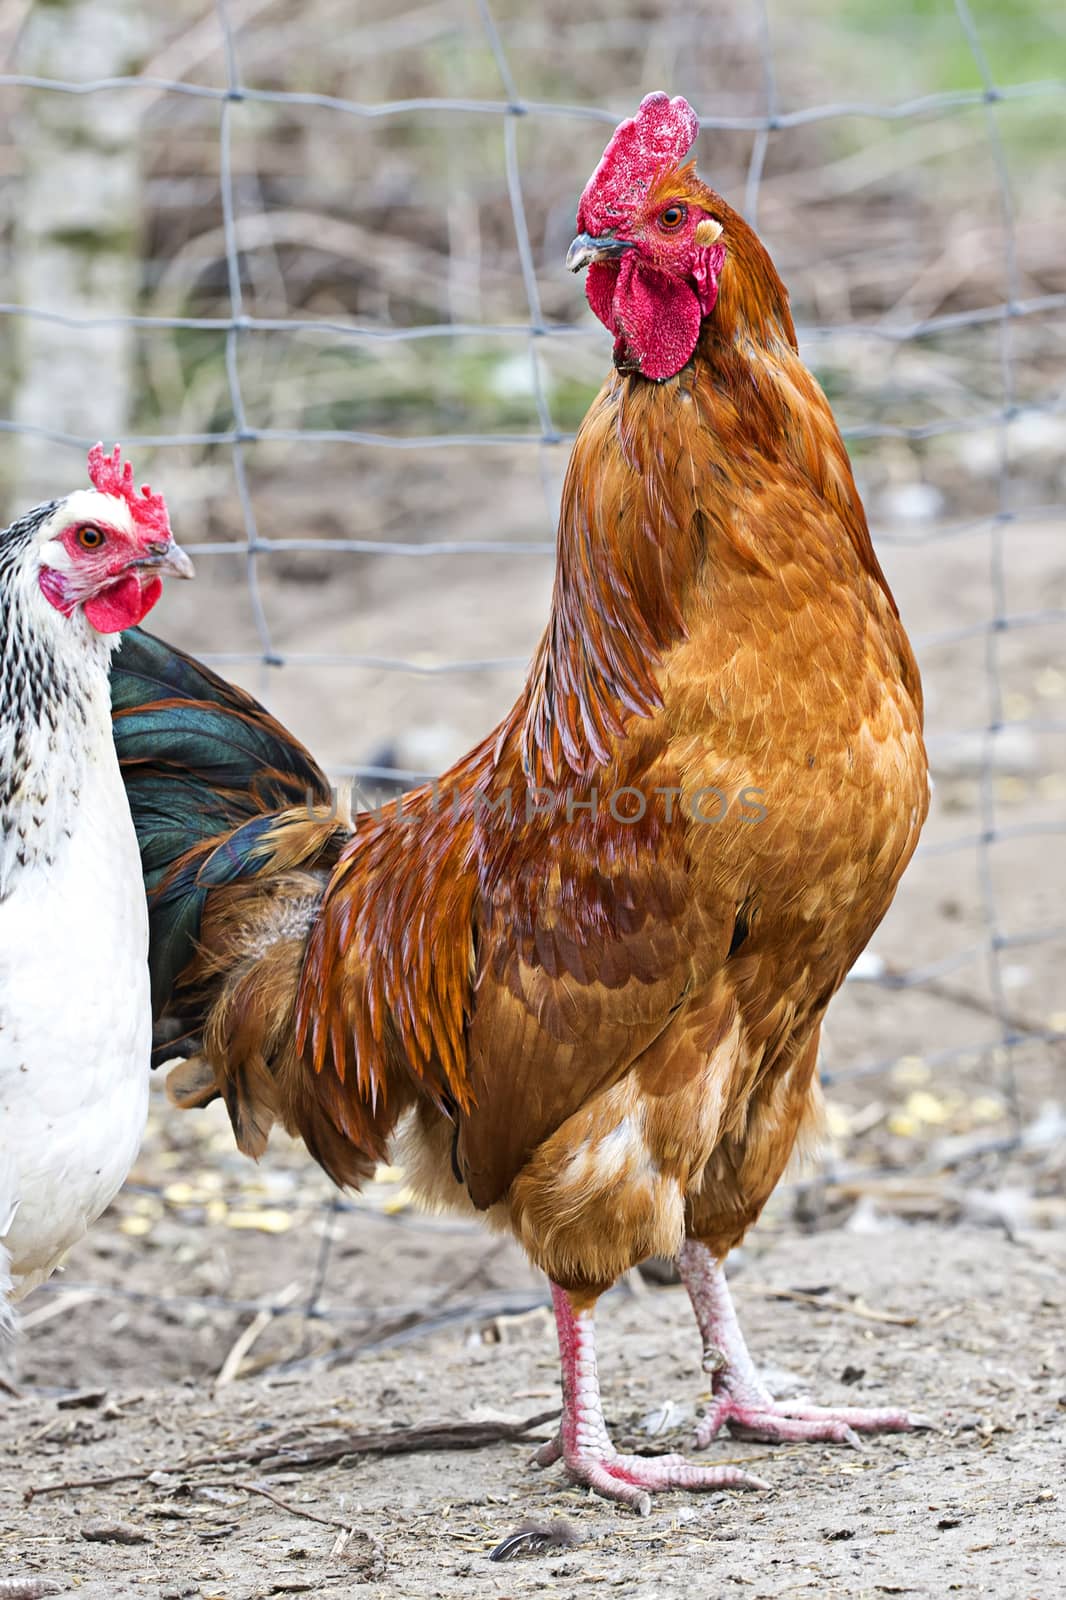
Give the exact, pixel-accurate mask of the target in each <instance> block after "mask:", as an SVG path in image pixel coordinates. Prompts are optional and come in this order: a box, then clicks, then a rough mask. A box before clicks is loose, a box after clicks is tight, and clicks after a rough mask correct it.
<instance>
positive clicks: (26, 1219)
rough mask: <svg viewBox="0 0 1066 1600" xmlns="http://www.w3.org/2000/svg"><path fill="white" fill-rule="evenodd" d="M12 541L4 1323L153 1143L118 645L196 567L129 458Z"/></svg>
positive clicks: (0, 1256)
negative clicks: (148, 1130)
mask: <svg viewBox="0 0 1066 1600" xmlns="http://www.w3.org/2000/svg"><path fill="white" fill-rule="evenodd" d="M89 475H90V479H91V481H92V484H93V487H92V489H79V490H76V491H75V493H73V494H71V495H68V496H67V497H66V499H64V500H52V501H50V502H49V503H48V504H47V505H43V506H38V507H37V508H36V510H34V511H30V512H29V513H28V514H27V515H26V516H24V517H20V518H19V519H18V521H17V522H13V523H12V524H11V526H10V527H9V528H7V529H5V530H4V531H3V532H2V533H0V596H2V615H3V636H2V640H0V819H2V837H0V1315H2V1316H3V1317H4V1319H5V1320H6V1321H7V1322H10V1309H9V1299H13V1298H18V1297H19V1296H20V1295H22V1294H25V1293H26V1291H27V1290H29V1289H31V1288H33V1286H34V1285H35V1284H37V1283H39V1282H40V1281H41V1280H42V1279H43V1278H45V1277H47V1276H48V1274H49V1272H51V1270H52V1268H53V1267H54V1266H55V1265H56V1262H57V1261H58V1260H59V1258H60V1257H61V1256H62V1255H63V1253H64V1251H66V1250H67V1249H68V1248H69V1247H70V1245H72V1244H73V1243H74V1241H75V1240H76V1239H78V1238H80V1237H81V1235H82V1234H83V1233H84V1232H85V1229H86V1228H87V1227H88V1226H89V1224H90V1223H91V1222H92V1221H93V1220H94V1219H95V1218H96V1217H98V1216H99V1214H100V1212H101V1211H103V1209H104V1207H105V1206H107V1205H108V1204H109V1202H110V1201H111V1199H112V1198H113V1196H114V1194H115V1192H116V1190H117V1189H118V1188H119V1185H120V1184H121V1183H122V1181H123V1179H124V1178H125V1176H126V1174H127V1172H128V1171H129V1168H130V1166H131V1165H132V1163H133V1159H134V1156H135V1155H136V1153H137V1147H138V1145H139V1143H140V1138H141V1133H142V1131H143V1128H144V1120H145V1115H146V1112H147V1107H148V1069H149V1057H150V1049H151V1036H152V1012H151V1005H150V1000H149V991H148V914H147V908H146V905H145V895H144V885H143V882H142V878H141V867H140V861H139V859H138V852H137V839H136V836H135V834H134V831H133V823H132V821H131V819H130V811H129V806H128V805H127V803H126V796H125V793H124V790H123V784H122V778H121V776H120V774H119V767H118V760H117V758H116V755H115V749H114V744H113V742H112V738H111V717H110V709H111V708H110V694H109V687H108V665H109V661H110V656H111V650H112V647H113V643H114V638H115V635H117V634H118V632H119V631H120V630H121V629H123V628H126V627H129V626H131V625H132V624H133V623H136V622H139V621H140V620H141V618H142V617H144V616H145V615H146V613H147V612H148V611H150V610H151V608H152V606H154V605H155V603H156V601H157V600H158V599H159V595H160V592H161V590H162V579H163V578H164V576H166V575H167V574H170V575H172V576H175V577H190V576H191V575H192V564H191V563H190V561H189V559H188V557H187V556H186V555H185V554H184V553H183V552H182V551H181V550H179V549H178V548H177V546H176V545H175V543H174V540H173V538H172V537H171V533H170V526H169V522H168V520H167V511H166V506H165V505H164V503H163V500H162V498H161V497H160V496H159V495H152V494H150V493H149V491H148V490H147V489H145V490H144V491H143V492H142V493H141V494H139V495H138V494H137V493H135V491H134V488H133V474H132V469H131V468H130V466H129V465H128V464H127V465H126V467H125V469H124V470H123V469H122V467H121V464H120V458H119V453H118V451H117V449H116V451H115V453H114V455H113V456H112V457H105V456H104V453H103V450H102V449H101V447H100V446H99V445H97V446H96V447H95V448H94V449H93V450H92V451H91V452H90V454H89Z"/></svg>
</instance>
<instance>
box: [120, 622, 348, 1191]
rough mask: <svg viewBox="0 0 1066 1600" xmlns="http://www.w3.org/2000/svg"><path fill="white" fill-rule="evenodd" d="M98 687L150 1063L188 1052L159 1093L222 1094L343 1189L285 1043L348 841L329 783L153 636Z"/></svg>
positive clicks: (211, 677)
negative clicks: (143, 925) (138, 924)
mask: <svg viewBox="0 0 1066 1600" xmlns="http://www.w3.org/2000/svg"><path fill="white" fill-rule="evenodd" d="M111 683H112V708H113V713H114V730H115V743H116V745H117V747H118V753H119V760H120V762H121V765H122V771H123V776H124V778H125V782H126V793H127V796H128V798H129V802H130V810H131V812H132V814H133V821H134V826H135V828H136V831H137V838H138V842H139V844H140V848H141V860H142V865H143V868H144V877H145V884H146V887H147V889H148V904H149V918H150V926H151V939H150V950H149V964H150V966H151V973H152V1002H153V1016H154V1019H155V1037H154V1044H155V1049H154V1057H155V1061H156V1064H159V1063H160V1062H161V1061H165V1060H172V1059H173V1058H174V1057H176V1056H177V1057H184V1058H186V1059H185V1060H184V1061H183V1062H182V1064H181V1065H180V1066H179V1067H178V1068H176V1069H175V1072H174V1073H172V1076H171V1082H170V1084H169V1085H168V1091H169V1093H170V1095H171V1098H172V1099H173V1100H174V1101H175V1103H177V1104H178V1105H183V1106H199V1105H205V1104H207V1103H208V1102H209V1101H210V1100H212V1099H214V1098H215V1097H216V1095H221V1096H222V1097H223V1099H224V1100H225V1102H226V1107H227V1110H228V1111H229V1115H230V1120H231V1122H232V1124H233V1129H234V1133H235V1135H236V1138H237V1143H238V1145H239V1146H240V1148H241V1149H242V1150H244V1151H245V1152H246V1153H247V1154H249V1155H252V1156H256V1157H258V1156H259V1155H261V1154H262V1152H263V1150H264V1148H265V1146H266V1141H267V1137H268V1135H269V1133H270V1129H271V1126H272V1124H273V1123H274V1122H275V1121H281V1122H282V1123H283V1124H284V1125H285V1127H286V1128H288V1129H289V1131H290V1132H293V1133H298V1134H300V1135H301V1136H302V1137H303V1139H304V1141H305V1142H306V1143H307V1145H308V1148H309V1149H310V1150H311V1153H312V1155H314V1156H316V1157H317V1159H318V1160H319V1161H320V1162H321V1163H322V1165H323V1166H324V1167H325V1168H326V1170H327V1171H328V1172H329V1173H330V1174H331V1176H333V1177H335V1178H336V1179H337V1181H338V1182H341V1183H353V1182H356V1181H358V1180H359V1179H360V1178H362V1177H364V1176H365V1175H366V1172H367V1171H368V1170H369V1163H368V1161H367V1160H366V1158H365V1157H363V1156H361V1155H360V1154H359V1152H358V1151H357V1150H355V1149H354V1148H352V1147H351V1146H349V1145H348V1144H347V1143H346V1140H345V1136H344V1126H345V1123H346V1122H347V1117H346V1115H345V1113H344V1109H343V1106H340V1105H337V1106H333V1105H331V1106H329V1107H326V1106H324V1105H323V1103H322V1097H321V1094H320V1093H319V1094H316V1093H314V1092H313V1090H314V1085H313V1084H312V1082H311V1081H309V1078H308V1069H307V1068H306V1066H305V1064H304V1062H303V1060H302V1058H301V1055H300V1052H299V1051H298V1050H297V1047H296V1041H295V1026H294V1008H295V1001H296V993H297V989H298V986H299V982H300V974H301V971H302V967H303V959H304V951H305V946H306V942H307V936H308V933H309V931H310V929H311V927H312V925H313V923H314V920H315V917H316V916H317V913H318V907H319V904H320V902H321V898H322V894H323V892H324V890H325V886H326V883H327V882H328V878H329V875H330V873H331V871H332V869H333V867H334V865H335V864H336V861H337V858H338V856H339V854H340V851H341V849H342V848H343V846H344V844H345V843H346V842H347V841H348V839H349V838H350V830H349V828H348V827H347V826H346V825H345V824H344V823H342V822H339V821H338V820H337V819H336V817H335V815H334V811H333V806H332V795H331V791H330V789H329V785H328V784H327V782H326V779H325V777H324V775H323V773H322V772H321V770H320V769H319V768H318V767H317V766H316V764H315V763H314V761H313V760H312V759H311V757H310V756H309V755H308V754H307V752H306V750H304V749H303V747H302V746H301V745H300V744H298V743H297V742H296V740H295V739H293V738H292V736H291V735H290V734H288V733H287V732H286V731H285V729H284V728H283V727H282V726H281V725H280V723H278V722H276V721H275V720H274V718H273V717H271V716H270V715H269V714H268V713H267V712H266V711H264V710H263V708H262V707H261V706H260V705H258V704H257V703H256V702H255V701H254V700H253V699H251V697H250V696H248V695H246V694H244V693H243V691H241V690H239V689H236V688H234V687H233V686H232V685H231V684H228V683H226V682H224V681H223V680H222V679H221V678H218V677H216V675H215V674H214V673H213V672H211V671H210V670H209V669H208V668H206V667H204V666H202V665H201V664H200V663H199V662H196V661H194V660H193V659H192V658H191V657H189V656H186V655H184V654H183V653H182V652H181V651H179V650H175V649H173V648H172V647H171V646H169V645H166V644H164V643H163V642H162V640H159V639H156V638H153V637H152V636H151V635H150V634H146V633H143V632H141V631H140V630H139V629H133V630H131V631H130V632H129V633H127V634H125V635H124V637H123V641H122V645H121V647H120V649H119V650H118V651H117V652H116V654H115V657H114V660H113V665H112V678H111Z"/></svg>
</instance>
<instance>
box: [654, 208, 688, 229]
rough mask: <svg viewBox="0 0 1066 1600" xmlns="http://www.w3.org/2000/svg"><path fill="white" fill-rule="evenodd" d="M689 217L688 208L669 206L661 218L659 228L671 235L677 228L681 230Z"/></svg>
mask: <svg viewBox="0 0 1066 1600" xmlns="http://www.w3.org/2000/svg"><path fill="white" fill-rule="evenodd" d="M687 215H688V208H687V207H686V206H667V208H666V210H665V211H664V212H663V213H662V215H661V216H660V217H659V226H660V228H665V229H666V230H667V232H668V233H671V232H673V230H674V229H675V228H680V226H681V224H682V223H683V222H684V220H685V218H686V216H687Z"/></svg>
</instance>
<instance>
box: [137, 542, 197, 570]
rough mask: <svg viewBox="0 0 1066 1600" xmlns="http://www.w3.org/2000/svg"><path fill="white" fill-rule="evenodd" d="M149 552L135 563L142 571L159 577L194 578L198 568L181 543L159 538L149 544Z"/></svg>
mask: <svg viewBox="0 0 1066 1600" xmlns="http://www.w3.org/2000/svg"><path fill="white" fill-rule="evenodd" d="M148 549H149V554H148V555H146V556H143V557H142V558H141V560H140V561H137V562H135V563H134V565H135V566H136V567H138V568H139V569H140V570H141V571H142V572H143V571H146V570H147V571H148V572H151V573H153V574H154V575H155V576H156V577H157V578H193V577H195V576H196V568H195V567H194V566H193V564H192V562H191V561H190V560H189V558H188V556H187V555H186V554H185V551H184V550H182V548H181V547H180V545H176V544H175V543H174V541H173V539H168V540H167V541H166V543H164V542H163V540H161V539H160V540H159V541H158V542H157V543H155V544H151V545H149V546H148Z"/></svg>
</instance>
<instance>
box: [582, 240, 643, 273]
mask: <svg viewBox="0 0 1066 1600" xmlns="http://www.w3.org/2000/svg"><path fill="white" fill-rule="evenodd" d="M632 248H633V246H632V244H631V243H630V241H629V240H628V239H616V238H615V237H614V235H613V234H611V233H604V234H601V236H600V237H599V238H598V239H594V238H593V237H592V235H591V234H590V233H579V234H578V236H577V238H576V239H575V240H574V242H573V243H572V244H571V246H570V248H569V250H568V251H567V252H566V264H567V266H568V267H569V268H570V271H571V272H580V271H581V269H582V267H588V266H591V264H592V263H593V262H594V261H614V260H616V259H617V258H618V257H619V256H620V255H622V253H623V252H624V251H626V250H632Z"/></svg>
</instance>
